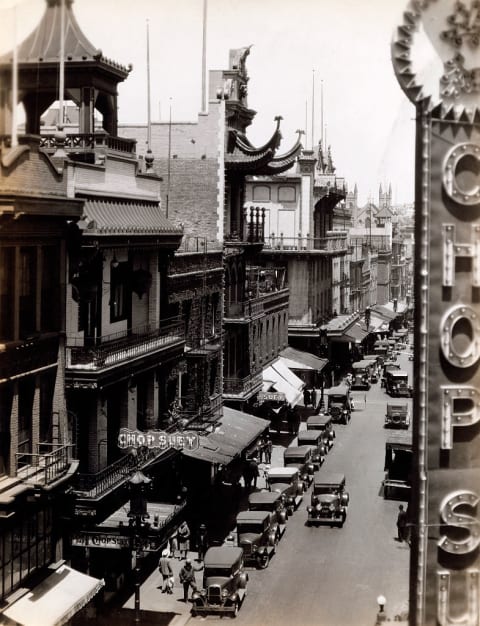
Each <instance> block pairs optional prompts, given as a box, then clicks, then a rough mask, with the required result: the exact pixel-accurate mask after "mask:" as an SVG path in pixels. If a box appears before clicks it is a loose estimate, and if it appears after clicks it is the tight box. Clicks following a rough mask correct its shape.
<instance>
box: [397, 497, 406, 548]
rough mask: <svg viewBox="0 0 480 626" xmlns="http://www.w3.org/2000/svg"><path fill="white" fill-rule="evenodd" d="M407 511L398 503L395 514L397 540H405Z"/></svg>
mask: <svg viewBox="0 0 480 626" xmlns="http://www.w3.org/2000/svg"><path fill="white" fill-rule="evenodd" d="M406 531H407V513H406V511H404V509H403V504H400V505H399V507H398V516H397V535H398V536H397V540H398V541H406V540H407V534H406Z"/></svg>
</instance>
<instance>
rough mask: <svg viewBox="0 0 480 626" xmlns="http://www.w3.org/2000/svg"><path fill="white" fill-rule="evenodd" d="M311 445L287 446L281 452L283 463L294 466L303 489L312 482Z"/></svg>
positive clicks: (313, 467) (313, 469)
mask: <svg viewBox="0 0 480 626" xmlns="http://www.w3.org/2000/svg"><path fill="white" fill-rule="evenodd" d="M312 457H313V448H312V446H288V448H287V449H286V450H285V452H284V453H283V465H284V466H285V467H296V468H298V472H299V474H300V479H301V480H302V481H303V484H304V491H306V490H307V488H308V486H309V485H311V484H312V480H313V473H314V472H315V465H314V463H313V458H312Z"/></svg>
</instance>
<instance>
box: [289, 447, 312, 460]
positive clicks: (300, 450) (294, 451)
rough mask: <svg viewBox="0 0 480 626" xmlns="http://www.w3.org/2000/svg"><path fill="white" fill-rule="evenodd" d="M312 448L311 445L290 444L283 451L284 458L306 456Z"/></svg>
mask: <svg viewBox="0 0 480 626" xmlns="http://www.w3.org/2000/svg"><path fill="white" fill-rule="evenodd" d="M310 450H311V447H310V446H289V447H288V448H287V449H286V450H285V452H284V453H283V457H284V458H288V457H291V456H305V455H306V454H308V453H309V452H310Z"/></svg>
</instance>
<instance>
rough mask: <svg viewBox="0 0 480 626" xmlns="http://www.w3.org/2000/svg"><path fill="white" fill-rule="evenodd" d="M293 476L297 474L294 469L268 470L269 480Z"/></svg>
mask: <svg viewBox="0 0 480 626" xmlns="http://www.w3.org/2000/svg"><path fill="white" fill-rule="evenodd" d="M294 474H298V469H297V468H296V467H271V468H270V469H269V470H268V477H269V478H276V477H283V476H293V475H294Z"/></svg>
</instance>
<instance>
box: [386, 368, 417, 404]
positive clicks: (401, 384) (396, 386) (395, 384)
mask: <svg viewBox="0 0 480 626" xmlns="http://www.w3.org/2000/svg"><path fill="white" fill-rule="evenodd" d="M385 391H386V392H387V393H388V395H389V396H392V397H394V398H411V397H412V395H413V390H412V388H411V387H410V385H409V384H408V374H407V372H405V371H403V370H393V369H390V370H387V371H386V372H385Z"/></svg>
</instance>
